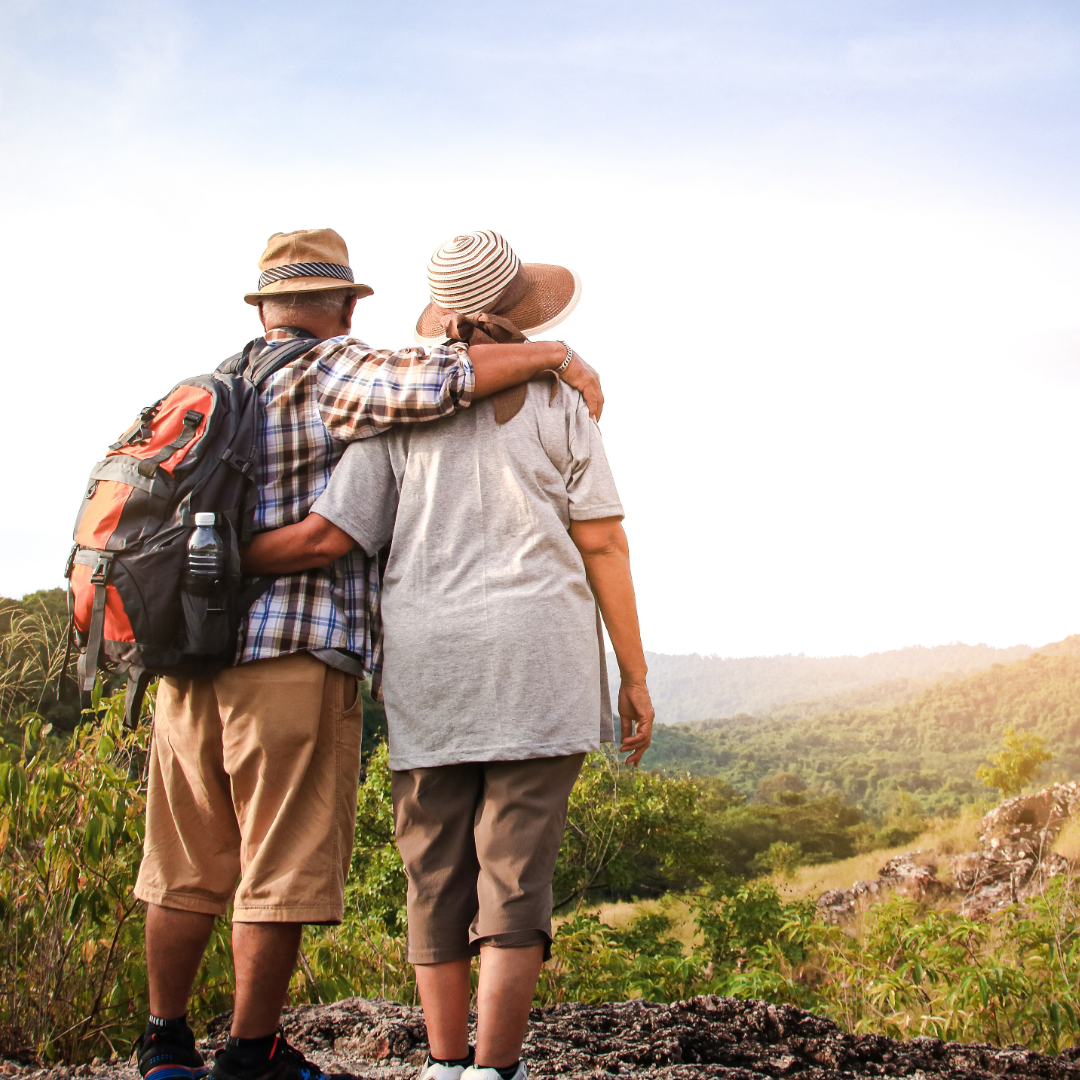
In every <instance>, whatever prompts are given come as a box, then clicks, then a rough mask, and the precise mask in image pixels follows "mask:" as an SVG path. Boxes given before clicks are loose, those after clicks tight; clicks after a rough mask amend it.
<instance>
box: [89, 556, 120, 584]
mask: <svg viewBox="0 0 1080 1080" xmlns="http://www.w3.org/2000/svg"><path fill="white" fill-rule="evenodd" d="M113 558H114V556H113V554H112V552H110V551H102V552H99V553H98V564H97V566H95V567H94V572H93V573H92V574H91V575H90V584H91V585H104V584H105V582H106V580H107V579H108V577H109V570H110V569H111V568H112V561H113Z"/></svg>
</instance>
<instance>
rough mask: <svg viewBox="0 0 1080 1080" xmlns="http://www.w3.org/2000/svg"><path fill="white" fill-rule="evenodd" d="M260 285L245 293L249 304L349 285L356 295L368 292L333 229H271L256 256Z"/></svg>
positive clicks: (341, 241)
mask: <svg viewBox="0 0 1080 1080" xmlns="http://www.w3.org/2000/svg"><path fill="white" fill-rule="evenodd" d="M259 270H260V274H259V288H258V291H257V292H249V293H245V294H244V299H245V300H246V301H247V302H248V303H249V304H258V303H259V301H260V300H266V299H269V298H272V297H275V296H287V295H290V294H296V293H306V292H315V291H320V292H321V291H324V290H327V289H342V290H344V289H349V290H350V291H351V292H354V293H355V294H356V296H357V298H360V297H364V296H371V294H372V293H373V292H374V291H375V290H374V289H372V288H371V287H370V286H369V285H358V284H356V283H355V282H354V281H353V272H352V267H350V266H349V249H348V248H347V247H346V246H345V241H344V240H342V239H341V237H340V236H339V235H338V234H337V233H336V232H334V230H333V229H296V230H295V231H294V232H287V233H280V232H279V233H274V235H273V236H271V237H270V239H269V240H267V241H266V250H265V251H264V252H263V253H262V258H261V259H259Z"/></svg>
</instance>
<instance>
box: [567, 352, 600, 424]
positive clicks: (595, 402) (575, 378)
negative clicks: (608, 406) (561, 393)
mask: <svg viewBox="0 0 1080 1080" xmlns="http://www.w3.org/2000/svg"><path fill="white" fill-rule="evenodd" d="M559 378H560V379H562V380H563V382H565V383H567V384H568V385H570V386H572V387H573V388H574V389H575V390H580V391H581V396H582V397H584V398H585V404H586V405H588V406H589V415H590V416H591V417H592V418H593V419H594V420H599V419H600V414H601V413H602V412H603V411H604V391H603V390H601V389H600V376H599V375H597V374H596V372H595V371H594V370H593V369H592V368H591V367H589V365H588V364H586V363H585V361H584V360H582V359H581V357H580V356H579V355H578V354H577V353H576V352H575V353H574V359H573V360H571V361H570V364H569V366H568V367H567V369H566V370H565V371H564V372H563V373H562V374H561V375H560V376H559Z"/></svg>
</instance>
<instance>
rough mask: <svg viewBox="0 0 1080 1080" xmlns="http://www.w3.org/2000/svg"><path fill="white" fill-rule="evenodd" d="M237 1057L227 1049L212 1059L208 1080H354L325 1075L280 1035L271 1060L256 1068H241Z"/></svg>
mask: <svg viewBox="0 0 1080 1080" xmlns="http://www.w3.org/2000/svg"><path fill="white" fill-rule="evenodd" d="M238 1057H239V1055H238V1054H235V1053H233V1052H232V1051H231V1050H229V1049H228V1048H227V1047H226V1048H223V1049H221V1050H218V1051H217V1053H216V1054H215V1055H214V1064H213V1067H212V1068H211V1069H210V1080H354V1078H353V1077H352V1074H351V1073H324V1072H323V1071H322V1069H320V1068H319V1066H318V1065H316V1064H315V1063H314V1062H313V1061H308V1059H307V1058H306V1057H304V1055H303V1054H301V1053H300V1051H299V1050H297V1049H295V1048H294V1047H292V1046H290V1045H289V1044H288V1043H287V1042H286V1041H285V1036H284V1035H283V1034H282V1033H281V1032H280V1031H279V1032H278V1033H277V1035H275V1036H274V1043H273V1046H271V1048H270V1056H269V1058H267V1060H266V1061H263V1062H260V1063H259V1064H258V1065H255V1066H251V1065H244V1064H243V1063H242V1062H241V1061H239V1060H238Z"/></svg>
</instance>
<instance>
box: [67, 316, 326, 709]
mask: <svg viewBox="0 0 1080 1080" xmlns="http://www.w3.org/2000/svg"><path fill="white" fill-rule="evenodd" d="M317 344H319V340H318V339H317V338H314V337H301V338H297V339H293V340H291V341H289V342H287V343H283V344H281V345H277V346H275V347H273V348H267V347H266V342H265V339H262V338H260V339H258V340H257V341H253V342H250V343H249V344H248V345H247V346H246V347H245V348H244V349H243V351H242V352H239V353H237V354H236V355H235V356H231V357H229V359H228V360H226V361H225V362H224V363H223V364H221V366H220V367H218V369H217V370H216V371H215V372H214V373H213V374H211V375H197V376H195V377H194V378H191V379H184V380H183V381H182V382H180V383H178V384H177V385H176V386H175V387H173V389H172V390H170V391H169V393H168V394H166V395H165V396H164V397H163V398H161V399H160V400H159V401H155V402H154V404H153V405H149V406H147V407H146V408H145V409H143V410H142V412H141V413H140V414H139V418H138V419H137V420H136V421H135V423H134V424H132V426H131V427H130V428H129V429H128V430H127V431H125V432H124V434H123V435H121V436H120V438H119V439H117V441H116V442H114V443H113V444H112V445H111V446H110V447H109V453H108V455H107V456H106V457H105V458H104V460H102V461H99V462H98V463H97V464H96V465H95V466H94V468H93V471H92V472H91V473H90V483H89V485H88V486H87V488H86V494H85V496H84V497H83V500H82V504H81V506H80V507H79V515H78V517H77V518H76V520H75V546H74V547H73V548H72V549H71V555H70V556H69V557H68V563H67V569H66V572H65V577H66V578H67V579H68V583H69V585H68V598H69V607H70V609H71V620H70V623H71V625H70V626H69V630H68V648H69V649H70V647H71V645H72V636H74V644H75V645H76V646H77V647H78V648H79V650H80V656H79V665H78V672H79V687H80V690H81V692H82V695H83V707H84V708H87V707H89V704H90V695H91V692H92V691H93V688H94V682H95V680H96V678H97V672H98V670H99V669H100V670H102V671H105V672H109V673H125V674H126V675H127V679H128V683H127V695H126V700H125V715H126V719H127V722H128V723H129V724H132V725H134V724H135V723H137V722H138V717H139V712H140V709H141V706H142V698H143V695H144V694H145V691H146V687H147V684H148V683H149V681H150V679H151V678H153V677H154V676H157V675H175V676H179V677H188V678H194V677H197V676H200V675H208V674H211V673H213V672H214V671H217V670H220V669H221V668H223V667H228V666H230V665H231V664H232V663H233V662H234V659H235V655H236V648H237V639H238V634H239V629H240V623H241V620H242V619H243V617H244V615H245V614H246V612H247V610H248V609H249V608H250V606H251V605H252V603H254V601H255V600H256V599H257V598H258V597H259V596H260V595H261V594H262V593H263V592H264V591H265V590H266V589H267V588H268V587H269V585H270V584H271V583H272V581H273V578H257V579H254V580H252V579H244V578H242V577H241V574H240V544H241V543H244V542H246V541H247V540H248V539H250V536H251V528H252V521H253V517H254V512H255V505H256V501H257V494H258V493H257V490H256V487H255V472H256V467H257V464H258V462H257V454H258V446H259V442H258V440H259V435H260V430H259V429H260V413H261V399H260V396H259V386H260V385H261V384H262V383H263V382H264V381H265V380H266V379H268V378H269V377H270V376H271V375H273V374H274V372H275V371H278V370H279V369H280V368H282V367H284V366H285V365H286V364H289V363H291V362H292V361H294V360H297V359H299V358H300V357H301V356H303V355H304V353H306V352H307V351H308V350H309V349H311V348H312V347H313V346H314V345H317ZM205 511H212V512H213V513H214V514H215V515H216V517H217V523H216V526H215V527H216V529H217V531H218V535H219V536H220V537H221V539H222V542H223V544H224V547H225V552H226V558H225V567H226V569H225V573H224V576H223V578H222V579H220V580H218V581H216V582H215V583H214V586H213V588H212V589H211V590H209V594H207V593H208V591H207V590H206V589H202V590H200V593H201V594H192V592H191V590H190V589H188V590H185V588H184V585H185V572H186V571H187V544H188V540H189V539H190V538H191V534H192V532H193V530H194V528H195V515H196V513H200V512H205Z"/></svg>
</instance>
